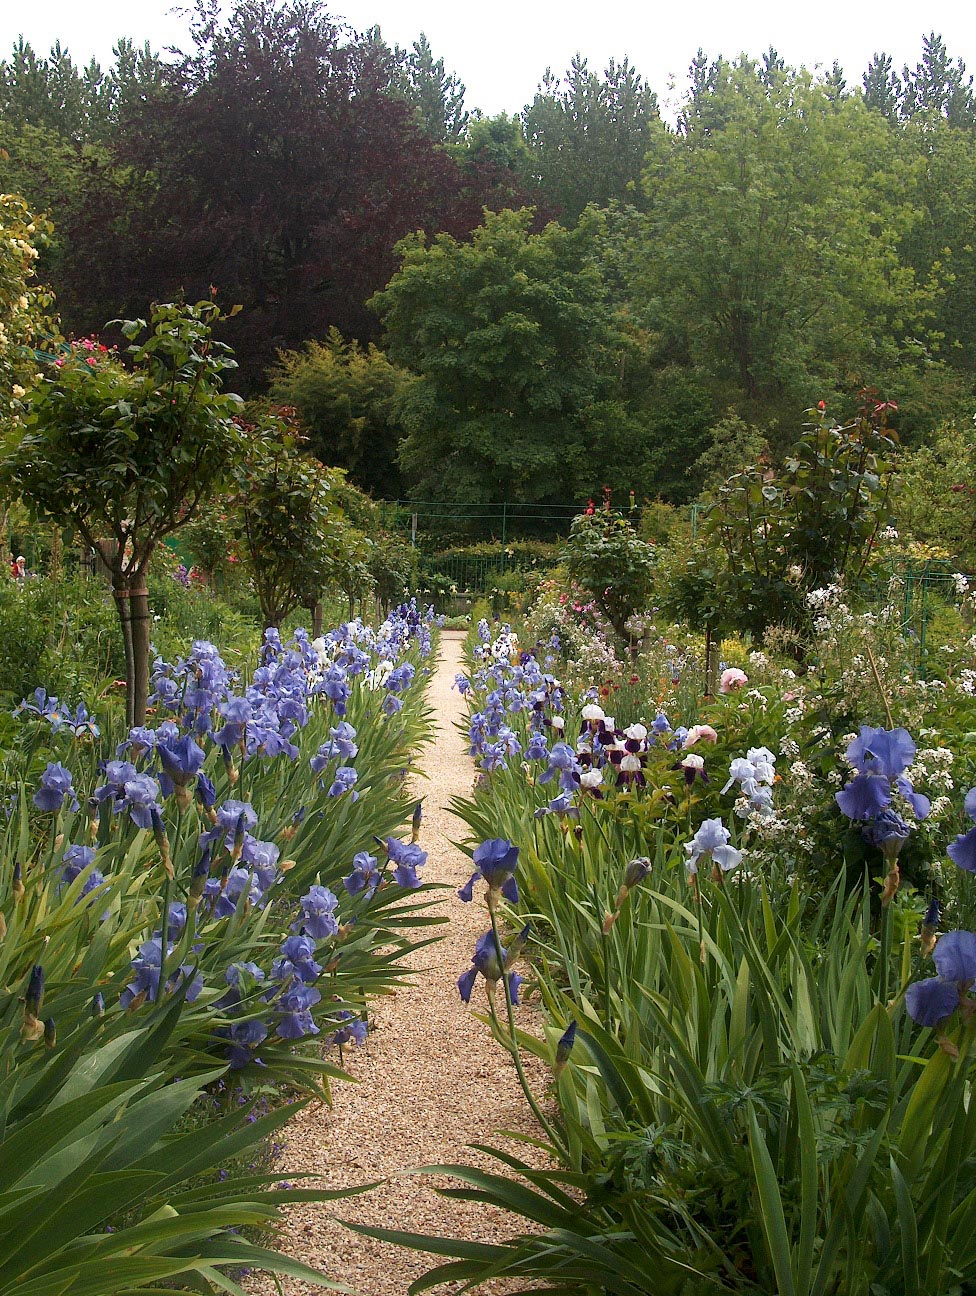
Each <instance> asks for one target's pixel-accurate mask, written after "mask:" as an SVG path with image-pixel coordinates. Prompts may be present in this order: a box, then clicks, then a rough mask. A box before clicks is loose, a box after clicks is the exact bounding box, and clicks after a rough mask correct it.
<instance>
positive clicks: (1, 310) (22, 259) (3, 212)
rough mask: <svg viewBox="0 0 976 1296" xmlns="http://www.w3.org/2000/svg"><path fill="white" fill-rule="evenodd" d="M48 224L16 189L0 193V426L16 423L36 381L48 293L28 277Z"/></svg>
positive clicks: (47, 326) (46, 330) (46, 329)
mask: <svg viewBox="0 0 976 1296" xmlns="http://www.w3.org/2000/svg"><path fill="white" fill-rule="evenodd" d="M50 230H51V226H50V223H49V222H48V221H46V220H42V219H40V218H35V217H34V216H32V215H31V212H30V210H29V208H28V206H27V203H26V202H25V201H24V200H23V199H22V198H18V197H17V195H16V194H0V430H3V429H5V428H7V427H9V425H10V424H11V423H12V424H13V426H14V427H15V428H17V427H19V426H20V424H21V419H22V415H23V409H24V404H23V402H24V400H25V398H26V395H27V392H28V390H29V389H30V388H32V387H33V386H34V384H35V382H36V381H37V360H36V359H35V356H34V348H35V347H36V346H37V345H38V344H39V342H40V340H41V338H42V337H44V336H45V335H46V334H48V333H49V332H50V331H51V325H50V323H49V321H48V319H47V310H48V308H49V307H50V305H51V296H50V294H49V293H48V292H46V291H45V290H44V289H41V288H38V287H37V286H35V285H34V284H33V283H32V280H33V279H34V275H35V265H34V263H35V262H36V260H37V257H38V248H39V247H40V246H42V245H43V244H44V243H45V242H46V240H47V237H48V235H49V234H50Z"/></svg>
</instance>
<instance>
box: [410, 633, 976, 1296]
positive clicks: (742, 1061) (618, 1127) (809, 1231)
mask: <svg viewBox="0 0 976 1296" xmlns="http://www.w3.org/2000/svg"><path fill="white" fill-rule="evenodd" d="M555 667H556V662H555V660H549V661H547V660H545V658H543V660H541V661H539V660H537V659H536V658H535V657H534V656H532V655H531V654H526V653H523V652H520V650H519V646H518V643H517V640H516V639H515V638H514V637H513V636H512V634H511V633H510V632H509V631H508V630H507V628H505V629H504V630H502V631H501V632H500V633H499V634H498V635H497V636H495V637H494V638H492V637H491V636H490V634H489V631H488V627H487V626H483V627H482V629H481V638H480V642H479V643H478V645H477V646H476V649H475V661H474V662H473V663H472V670H471V672H470V673H469V675H468V676H464V677H461V678H460V679H459V681H458V684H459V687H460V688H462V690H465V691H468V692H469V694H470V697H471V705H472V716H471V749H472V754H473V755H474V757H475V759H476V763H477V765H478V767H479V769H480V776H479V780H478V786H477V787H476V790H475V793H474V795H473V796H472V797H471V798H470V799H468V800H465V801H462V802H459V803H457V804H456V806H455V809H456V810H457V812H458V813H459V814H460V815H461V816H462V818H463V819H464V820H465V821H466V823H467V824H468V826H469V829H470V831H471V836H472V839H473V843H475V846H474V851H473V854H474V859H475V862H476V863H478V864H479V874H480V876H481V877H483V878H484V880H485V881H486V883H487V884H488V894H489V897H490V900H489V909H490V914H491V930H490V931H489V932H486V934H485V936H484V937H483V938H482V941H481V942H479V947H478V948H477V949H476V950H475V954H474V958H473V960H472V968H471V969H468V970H467V971H465V970H463V969H459V972H460V973H461V976H460V981H459V989H460V991H461V993H462V996H466V997H470V998H471V1000H472V1002H476V999H475V995H476V994H477V993H478V991H477V985H478V984H479V982H480V980H481V979H483V980H484V981H485V982H486V984H487V986H488V988H489V992H490V993H489V1019H490V1021H491V1023H492V1027H493V1030H494V1032H495V1035H496V1037H497V1038H498V1039H499V1041H500V1042H501V1043H502V1044H503V1045H504V1046H505V1047H506V1048H508V1049H509V1051H510V1052H512V1054H513V1056H516V1057H518V1055H519V1054H520V1053H521V1052H523V1051H525V1050H531V1051H534V1052H536V1053H538V1054H539V1055H541V1056H542V1057H544V1058H546V1059H547V1060H548V1061H549V1063H550V1065H551V1067H552V1073H553V1077H554V1086H555V1088H554V1092H555V1096H556V1098H557V1099H558V1107H559V1120H558V1122H553V1121H552V1120H551V1119H550V1118H549V1117H548V1116H547V1114H546V1112H545V1110H544V1106H543V1104H542V1102H541V1101H540V1097H539V1096H537V1095H533V1094H527V1097H528V1098H529V1101H530V1102H532V1104H533V1106H534V1108H535V1109H536V1110H537V1112H538V1114H539V1116H540V1121H541V1123H542V1127H543V1130H544V1132H545V1135H546V1139H547V1147H548V1150H549V1153H550V1155H551V1157H552V1158H553V1161H554V1163H555V1167H556V1168H555V1169H554V1170H553V1171H551V1172H540V1171H538V1170H533V1169H530V1168H528V1167H527V1166H523V1165H520V1163H519V1162H518V1160H517V1158H510V1157H503V1158H502V1160H503V1161H504V1167H503V1169H507V1170H508V1171H518V1170H521V1172H522V1178H521V1179H520V1180H519V1179H514V1178H512V1177H510V1175H507V1174H504V1173H502V1174H499V1175H498V1176H485V1175H484V1174H483V1173H478V1172H474V1171H470V1170H465V1169H464V1168H463V1167H455V1168H454V1169H453V1173H455V1174H456V1175H458V1176H459V1177H460V1178H461V1179H462V1180H463V1181H464V1182H465V1184H466V1185H467V1186H466V1187H465V1188H463V1189H461V1190H459V1191H461V1192H462V1193H466V1194H467V1195H470V1196H473V1197H476V1198H477V1199H479V1200H485V1201H492V1202H496V1203H498V1204H501V1205H503V1206H506V1207H507V1208H508V1209H510V1210H512V1211H514V1212H515V1214H516V1215H517V1216H518V1215H520V1216H522V1217H524V1218H525V1219H526V1220H531V1221H533V1223H534V1225H535V1231H534V1232H528V1231H527V1232H526V1233H524V1234H522V1235H520V1236H518V1237H516V1238H515V1239H514V1240H513V1241H511V1242H510V1243H507V1244H501V1245H493V1246H487V1247H485V1246H482V1247H479V1248H478V1252H477V1254H475V1253H474V1252H473V1251H472V1250H471V1249H464V1248H463V1247H461V1246H452V1245H451V1244H450V1243H449V1242H446V1241H443V1240H441V1242H440V1243H439V1244H438V1249H440V1250H441V1252H442V1254H446V1255H450V1256H454V1257H456V1260H455V1261H454V1262H452V1264H451V1265H446V1266H443V1267H442V1268H441V1269H439V1270H434V1271H432V1272H431V1274H429V1275H428V1278H427V1280H426V1281H428V1282H429V1283H430V1285H434V1283H435V1281H437V1280H438V1279H443V1278H444V1277H446V1276H447V1275H448V1273H450V1274H451V1275H452V1276H453V1277H455V1278H462V1277H463V1278H467V1279H474V1278H481V1277H484V1276H486V1275H487V1273H488V1272H491V1273H493V1274H496V1273H507V1274H517V1275H518V1276H519V1277H520V1278H540V1277H541V1278H546V1279H549V1280H550V1281H552V1282H554V1283H555V1285H556V1289H557V1290H566V1291H567V1292H568V1291H570V1290H573V1291H576V1290H578V1289H582V1288H581V1286H580V1284H589V1285H590V1286H591V1287H592V1288H593V1289H594V1290H606V1291H613V1292H620V1293H628V1294H630V1293H651V1292H653V1293H662V1292H664V1293H668V1292H674V1293H679V1292H680V1293H695V1294H697V1293H699V1292H706V1291H714V1290H725V1291H736V1292H747V1291H755V1292H770V1291H777V1292H803V1293H814V1292H844V1293H861V1292H863V1293H865V1294H867V1293H869V1292H875V1291H891V1292H894V1291H899V1292H907V1291H911V1290H922V1289H925V1290H931V1291H950V1290H966V1289H967V1286H968V1284H969V1283H971V1282H972V1281H973V1279H974V1277H976V1246H974V1242H973V1230H972V1225H973V1221H974V1218H976V1170H974V1165H976V1159H974V1153H976V1122H974V1120H973V1117H972V1112H973V1111H974V1110H976V1107H974V1105H973V1103H972V1101H971V1099H972V1043H973V1033H974V1030H976V1026H974V1021H976V1012H974V1002H976V1001H974V1000H973V999H972V997H971V996H970V994H969V989H970V987H971V985H972V984H973V981H974V980H976V936H973V935H972V933H971V932H969V931H967V930H965V929H960V928H964V925H965V922H966V920H967V915H969V914H970V913H971V912H972V911H973V902H972V895H971V892H972V886H973V880H972V876H971V874H972V873H973V872H974V871H976V856H974V851H976V841H974V836H973V834H974V833H976V829H974V828H973V826H972V817H976V789H973V790H972V791H970V792H968V793H966V791H965V788H966V787H968V786H969V785H970V783H971V782H974V781H976V779H974V777H973V774H974V771H973V767H972V763H971V757H967V755H966V750H967V748H966V745H965V743H962V744H961V747H960V755H959V760H958V766H957V769H956V773H957V775H958V776H959V778H960V779H961V780H962V783H961V786H960V784H958V783H957V784H956V786H955V787H954V788H952V787H951V786H950V787H949V791H951V792H952V793H953V795H951V796H949V798H948V799H949V801H950V802H951V807H950V808H947V809H944V810H943V813H942V815H941V819H940V822H939V825H938V827H937V830H936V831H934V832H932V833H930V834H929V835H926V833H925V825H926V824H927V823H928V821H929V819H930V818H931V817H932V812H933V804H934V799H933V798H932V797H931V796H930V795H929V792H935V791H938V792H945V791H946V787H947V785H946V783H945V780H944V778H943V779H942V783H941V786H940V787H938V788H931V787H927V786H926V784H927V782H928V779H927V770H928V769H934V770H935V771H936V772H938V770H939V768H940V764H939V762H933V761H932V760H931V759H928V760H927V761H921V762H920V761H918V756H919V755H920V753H919V751H918V749H917V747H916V744H915V742H914V740H913V739H912V737H911V736H910V734H909V733H908V731H907V730H906V729H905V728H903V727H901V726H898V725H895V724H893V723H891V722H890V721H889V720H888V717H887V716H886V717H885V720H886V723H885V724H883V725H878V724H874V725H862V726H861V727H860V730H859V732H855V733H852V734H847V735H845V741H844V742H843V745H842V746H841V753H842V756H841V757H840V758H839V757H838V755H837V753H836V751H835V750H834V749H835V747H836V743H835V742H834V743H831V759H830V763H829V766H826V767H825V770H824V771H823V772H824V773H826V772H829V770H830V769H837V771H838V774H839V777H838V779H837V782H836V783H834V782H833V781H831V780H827V779H826V778H825V779H824V781H823V783H822V784H821V788H822V793H821V795H822V802H821V805H820V806H819V814H820V822H819V824H818V826H817V828H816V838H815V849H816V854H817V856H818V858H816V859H815V860H814V861H813V862H812V863H811V860H810V855H809V852H808V851H807V850H806V849H805V848H804V844H803V842H802V841H800V840H796V839H794V840H792V841H791V840H785V839H784V837H783V835H782V833H773V834H768V833H767V832H765V831H764V828H765V827H766V826H767V825H770V824H773V823H776V822H779V806H778V803H779V801H780V798H781V796H783V795H784V793H786V794H789V788H788V782H789V780H784V779H783V777H782V775H781V774H780V772H779V771H780V770H781V769H782V768H783V767H784V766H785V765H786V762H785V761H784V760H783V754H782V752H783V740H784V729H785V730H786V733H785V739H786V741H788V742H794V743H797V751H796V755H797V756H798V755H799V754H800V749H799V744H798V740H799V739H802V740H803V741H804V755H807V754H808V753H809V750H810V742H811V729H812V728H814V727H816V725H817V724H819V723H822V722H823V720H824V717H823V716H821V715H819V714H816V713H814V714H813V715H811V712H813V702H814V698H815V690H814V689H813V688H812V687H809V686H808V687H806V688H805V689H804V690H803V701H802V704H801V705H799V706H797V705H794V707H793V710H794V711H796V712H798V714H797V715H795V716H794V717H792V719H791V720H787V719H786V717H785V711H786V710H788V709H789V705H788V703H787V704H786V705H784V701H783V698H782V696H777V688H776V686H775V685H773V684H770V683H767V684H764V685H762V686H761V687H760V688H752V687H751V686H750V681H749V680H748V679H747V678H745V675H746V672H745V671H743V670H740V669H738V668H729V672H728V673H727V674H726V676H725V679H724V686H725V687H726V688H727V689H728V692H727V693H726V694H725V695H724V696H722V697H720V698H718V699H716V700H714V701H713V702H712V703H710V704H709V705H708V706H707V708H706V709H704V710H703V711H701V712H699V714H697V715H686V716H683V717H679V716H677V715H672V716H668V715H667V714H665V713H664V712H663V711H659V712H654V711H651V712H650V713H649V714H647V715H646V716H644V717H641V718H636V717H634V718H630V717H625V718H623V719H622V720H620V721H619V722H618V721H617V720H616V718H611V717H608V716H607V714H606V712H605V710H604V708H603V707H602V706H601V705H600V704H599V703H598V702H596V701H594V700H592V698H587V697H586V696H585V695H584V697H583V698H582V705H580V702H579V701H578V700H577V699H576V698H572V697H567V696H566V695H565V693H564V690H563V689H562V687H561V685H560V683H559V682H558V678H557V676H556V674H555ZM879 674H880V670H879ZM783 691H784V689H783V686H782V685H780V688H779V692H780V694H781V693H782V692H783ZM785 691H791V690H789V689H786V690H785ZM750 694H751V696H750ZM959 696H960V697H961V699H962V701H965V698H966V697H967V696H968V695H967V694H966V693H965V691H964V690H963V692H962V693H961V694H960V695H959ZM792 701H793V702H794V703H796V701H797V698H796V696H794V698H793V699H792ZM906 704H907V703H906ZM964 714H968V713H965V712H964ZM827 720H828V721H829V720H830V717H829V716H828V717H827ZM679 721H683V722H684V723H679ZM829 732H830V728H829V723H828V733H829ZM788 750H792V749H788ZM797 763H798V762H797V761H796V760H795V759H794V761H793V764H794V766H795V765H796V764H797ZM802 777H808V776H802ZM785 822H789V818H788V817H787V818H786V819H785ZM830 825H832V828H833V837H832V838H831V835H830V831H829V828H828V826H830ZM803 831H804V826H803V824H802V823H798V824H796V827H795V831H794V838H797V837H802V835H803ZM853 842H857V844H858V852H857V853H856V859H855V860H854V861H852V860H851V859H849V858H846V857H845V851H846V847H847V846H848V844H850V843H853ZM916 848H918V849H919V851H920V854H921V856H922V859H921V862H920V863H919V862H918V861H916V862H915V864H914V865H912V864H911V861H912V855H913V852H914V851H915V850H916ZM940 852H941V858H934V856H936V855H937V854H938V853H940ZM926 856H929V857H932V858H928V859H927V858H926ZM500 861H504V862H505V868H504V869H502V870H501V871H499V862H500ZM906 862H908V864H909V866H910V867H909V872H910V874H911V876H912V877H913V879H914V885H912V884H910V883H909V882H908V881H907V880H903V878H902V865H903V864H905V863H906ZM486 864H487V870H486ZM516 894H517V897H518V898H517V901H516V900H515V895H516ZM503 897H505V898H506V899H507V904H506V903H504V902H503ZM944 911H945V912H944ZM506 922H507V923H508V924H509V925H510V926H511V927H512V928H513V929H515V930H519V932H520V935H519V938H518V939H519V942H520V943H521V944H522V945H523V946H524V953H523V958H524V959H525V960H526V961H527V962H528V964H529V966H530V967H531V969H532V975H531V977H530V978H529V980H530V983H534V987H535V990H536V992H537V993H538V994H539V996H540V998H541V1001H542V1003H543V1005H544V1007H545V1009H546V1011H547V1014H548V1018H549V1025H548V1027H547V1030H546V1038H545V1039H544V1040H537V1039H534V1038H533V1037H532V1036H530V1035H527V1034H525V1033H524V1032H522V1031H521V1030H520V1029H519V1027H518V1022H517V1011H518V1010H517V1007H516V1004H515V1000H514V996H513V995H512V993H511V991H512V989H513V986H512V976H511V974H512V973H513V972H514V970H515V969H514V961H513V958H512V954H511V949H510V948H509V949H508V950H506V949H505V947H504V946H503V945H502V941H503V940H504V939H506V938H505V934H504V933H505V924H506ZM946 926H948V927H950V928H956V929H957V930H950V931H948V932H946V933H945V934H943V935H939V932H940V930H941V929H942V928H943V927H946ZM933 959H934V963H933ZM523 971H524V968H523ZM515 988H516V989H517V988H518V987H517V986H516V987H515ZM500 997H503V998H504V1004H505V1011H504V1012H503V1011H501V1009H500V1008H496V1005H495V1000H497V999H499V998H500ZM410 1241H411V1242H412V1243H413V1244H415V1245H418V1246H419V1245H422V1244H423V1243H422V1240H421V1239H416V1238H415V1239H410ZM427 1245H430V1243H429V1240H428V1243H427ZM565 1275H572V1282H574V1283H576V1284H577V1285H576V1286H573V1285H572V1283H570V1284H569V1285H566V1283H565V1282H563V1286H560V1281H561V1280H562V1279H563V1278H564V1276H565ZM960 1281H961V1282H962V1284H963V1286H962V1287H958V1288H957V1287H956V1286H955V1284H957V1283H958V1282H960Z"/></svg>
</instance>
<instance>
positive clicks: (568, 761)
mask: <svg viewBox="0 0 976 1296" xmlns="http://www.w3.org/2000/svg"><path fill="white" fill-rule="evenodd" d="M557 774H558V775H559V786H560V787H561V788H562V789H563V791H564V792H572V791H574V790H575V787H576V784H577V783H578V782H579V761H578V760H577V759H576V753H575V751H573V749H572V747H570V745H569V743H562V742H559V743H553V747H552V751H551V752H550V753H549V768H548V769H547V770H546V771H545V773H544V774H540V775H539V782H540V783H549V782H551V780H552V779H554V778H555V777H556V775H557Z"/></svg>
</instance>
